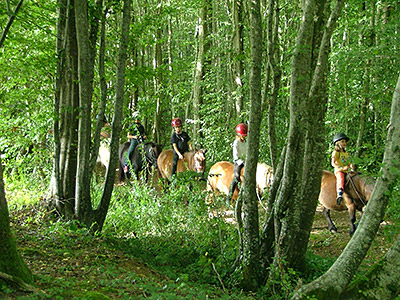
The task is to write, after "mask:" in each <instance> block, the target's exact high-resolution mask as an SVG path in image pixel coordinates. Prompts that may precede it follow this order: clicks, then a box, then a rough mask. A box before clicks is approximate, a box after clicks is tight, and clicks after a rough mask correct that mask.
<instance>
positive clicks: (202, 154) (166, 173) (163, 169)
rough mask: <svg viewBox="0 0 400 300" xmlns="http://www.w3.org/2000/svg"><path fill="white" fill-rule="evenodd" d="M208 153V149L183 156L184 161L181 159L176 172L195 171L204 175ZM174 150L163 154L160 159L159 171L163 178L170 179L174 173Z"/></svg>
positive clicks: (168, 150)
mask: <svg viewBox="0 0 400 300" xmlns="http://www.w3.org/2000/svg"><path fill="white" fill-rule="evenodd" d="M206 152H207V149H199V150H192V151H189V152H185V153H184V154H183V160H182V159H179V160H178V164H177V168H176V172H177V173H179V172H184V171H186V170H189V171H195V172H196V173H201V174H204V171H205V169H206ZM173 154H174V152H173V150H172V149H167V150H164V151H163V152H161V154H160V156H159V157H158V170H159V172H160V175H161V178H166V179H170V178H171V172H172V156H173Z"/></svg>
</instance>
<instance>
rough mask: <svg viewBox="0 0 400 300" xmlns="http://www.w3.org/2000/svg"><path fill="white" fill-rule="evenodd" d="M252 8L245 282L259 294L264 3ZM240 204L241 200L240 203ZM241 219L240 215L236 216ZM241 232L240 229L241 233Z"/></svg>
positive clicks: (252, 3)
mask: <svg viewBox="0 0 400 300" xmlns="http://www.w3.org/2000/svg"><path fill="white" fill-rule="evenodd" d="M248 6H249V23H250V24H252V26H251V28H250V45H251V71H250V124H249V137H248V142H247V156H246V162H245V166H246V167H245V170H244V178H245V179H244V186H243V190H244V191H243V211H244V222H243V223H244V234H243V236H244V241H243V279H244V286H246V287H247V288H249V289H251V290H255V289H256V288H257V287H258V285H259V281H260V278H259V276H260V269H259V268H260V265H259V261H260V260H259V259H260V258H259V255H260V243H259V221H258V199H257V195H256V180H255V178H256V170H257V162H258V154H259V153H258V151H259V146H260V124H261V119H262V109H261V66H262V62H261V59H262V46H261V45H262V22H261V12H260V1H259V0H251V1H249V2H248ZM238 202H239V200H238ZM236 216H237V217H238V218H240V216H238V213H236ZM239 230H240V229H239Z"/></svg>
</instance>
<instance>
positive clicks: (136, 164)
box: [118, 142, 161, 181]
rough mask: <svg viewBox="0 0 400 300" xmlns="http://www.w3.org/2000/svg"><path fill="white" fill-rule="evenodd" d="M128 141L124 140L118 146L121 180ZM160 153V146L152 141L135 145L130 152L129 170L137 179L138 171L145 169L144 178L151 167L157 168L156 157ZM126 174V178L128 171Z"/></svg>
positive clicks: (120, 179)
mask: <svg viewBox="0 0 400 300" xmlns="http://www.w3.org/2000/svg"><path fill="white" fill-rule="evenodd" d="M129 145H130V143H129V142H126V143H124V144H122V145H121V146H120V148H119V151H118V155H119V181H123V180H124V178H125V174H124V164H125V156H126V155H127V154H126V152H127V151H128V148H129ZM160 153H161V146H160V145H158V144H155V143H153V142H145V143H141V144H139V145H137V146H136V148H135V150H134V151H133V153H132V157H131V159H130V163H131V166H132V169H131V172H132V171H133V173H135V175H136V178H137V179H139V173H140V171H142V170H146V179H147V177H148V175H149V173H150V170H151V167H153V166H154V167H155V168H156V169H157V158H158V156H159V155H160ZM131 172H128V174H126V176H127V177H128V179H129V178H130V173H131Z"/></svg>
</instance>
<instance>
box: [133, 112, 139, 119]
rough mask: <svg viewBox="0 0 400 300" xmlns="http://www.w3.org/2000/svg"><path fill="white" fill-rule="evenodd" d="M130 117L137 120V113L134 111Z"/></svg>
mask: <svg viewBox="0 0 400 300" xmlns="http://www.w3.org/2000/svg"><path fill="white" fill-rule="evenodd" d="M132 117H133V118H134V119H137V118H138V117H139V113H138V112H137V111H134V112H133V114H132Z"/></svg>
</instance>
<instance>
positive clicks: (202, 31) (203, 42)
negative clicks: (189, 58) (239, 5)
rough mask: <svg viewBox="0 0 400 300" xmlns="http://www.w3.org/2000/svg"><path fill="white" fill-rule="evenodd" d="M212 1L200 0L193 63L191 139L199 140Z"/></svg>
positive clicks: (208, 61)
mask: <svg viewBox="0 0 400 300" xmlns="http://www.w3.org/2000/svg"><path fill="white" fill-rule="evenodd" d="M211 9H212V2H211V1H210V0H202V1H201V8H200V15H199V24H198V49H197V57H196V61H195V65H194V79H193V92H192V94H193V118H194V123H195V125H194V127H193V140H199V139H201V138H202V137H203V135H202V133H201V131H200V129H201V127H202V126H201V123H200V122H201V117H200V116H201V113H200V109H201V106H202V104H203V93H204V89H205V88H204V77H205V76H206V74H207V70H208V68H209V64H210V58H209V53H208V51H209V50H210V37H209V33H210V19H211V15H212V14H211V11H212V10H211Z"/></svg>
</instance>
